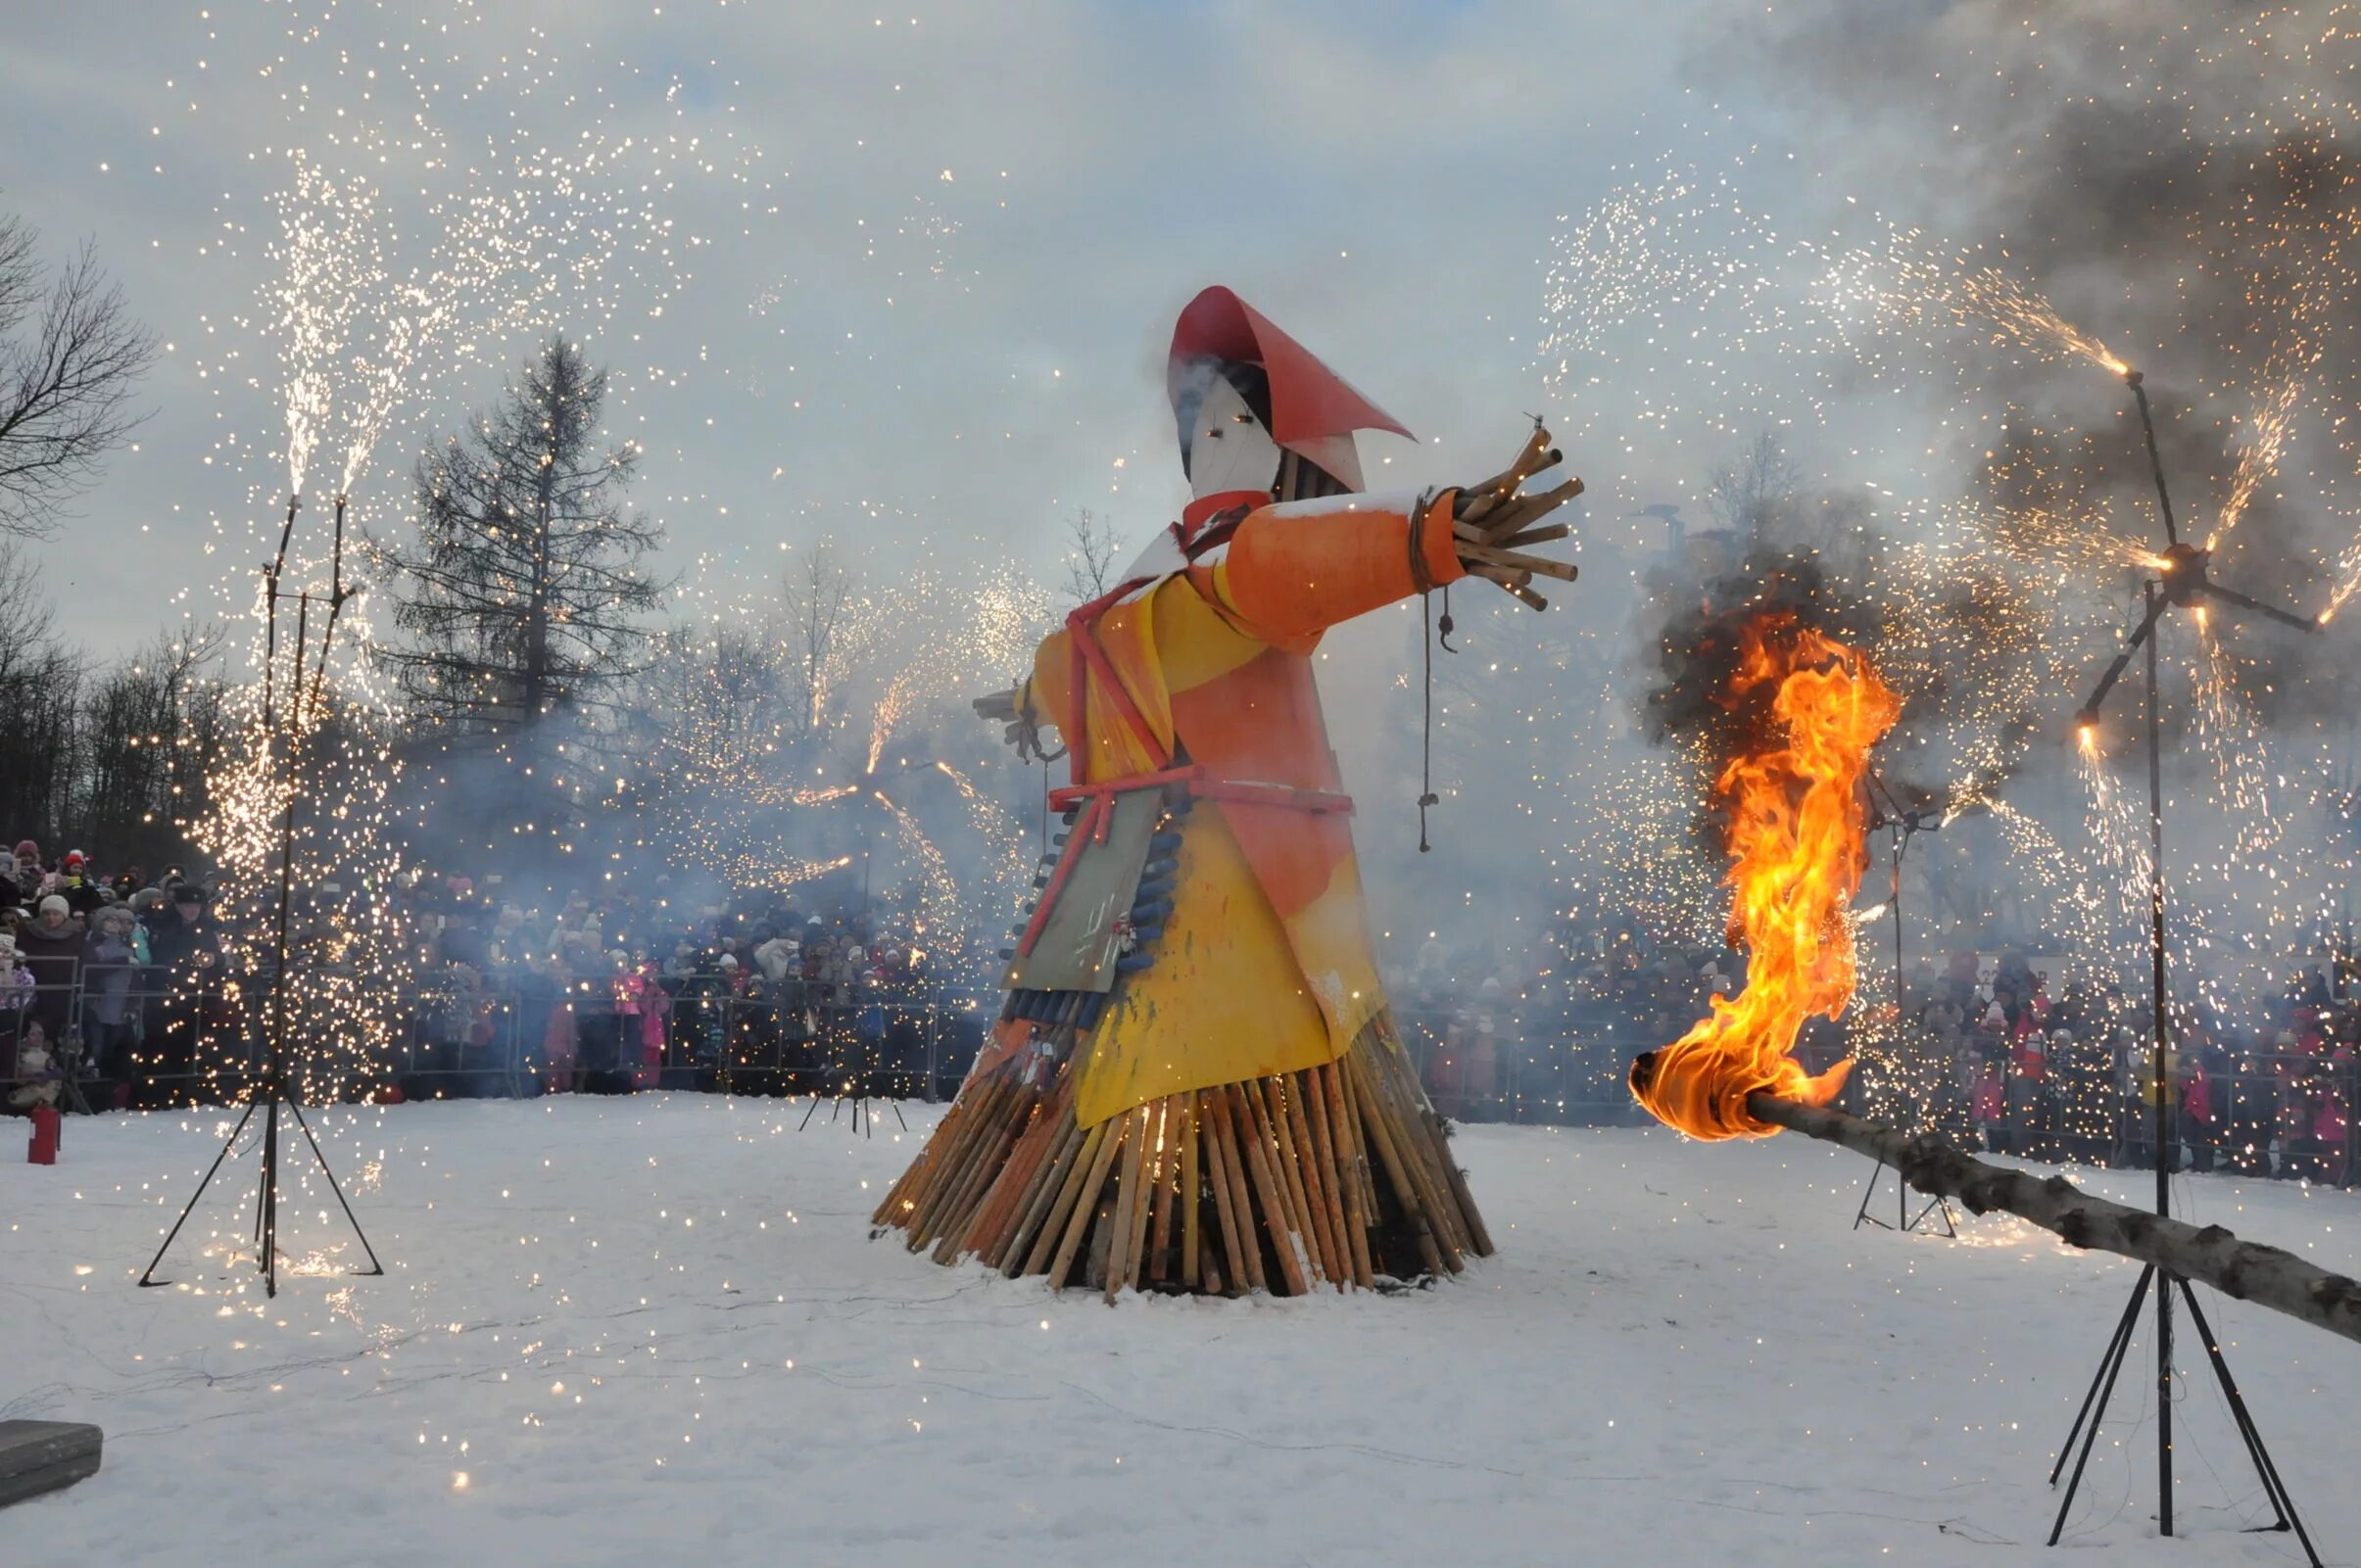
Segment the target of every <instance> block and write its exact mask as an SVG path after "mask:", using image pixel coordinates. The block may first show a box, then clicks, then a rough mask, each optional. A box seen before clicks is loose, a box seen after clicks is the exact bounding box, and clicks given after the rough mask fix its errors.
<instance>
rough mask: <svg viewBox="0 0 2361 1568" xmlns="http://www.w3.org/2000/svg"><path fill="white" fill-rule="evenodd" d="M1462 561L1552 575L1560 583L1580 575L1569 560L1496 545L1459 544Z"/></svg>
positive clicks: (1515, 570)
mask: <svg viewBox="0 0 2361 1568" xmlns="http://www.w3.org/2000/svg"><path fill="white" fill-rule="evenodd" d="M1459 552H1460V559H1461V560H1463V561H1482V562H1483V563H1484V564H1486V565H1488V566H1505V567H1507V568H1508V569H1509V570H1511V571H1514V572H1531V573H1533V574H1534V575H1536V576H1539V577H1554V578H1556V579H1557V580H1558V581H1559V582H1561V583H1570V582H1572V581H1573V580H1574V579H1575V578H1577V577H1579V576H1580V575H1581V572H1580V571H1579V569H1577V568H1576V567H1575V566H1574V564H1573V563H1572V562H1570V561H1554V560H1551V559H1550V558H1549V557H1548V556H1546V555H1527V554H1525V553H1524V552H1523V551H1522V550H1514V549H1507V548H1504V547H1502V546H1498V545H1470V544H1468V543H1466V542H1464V541H1463V542H1462V543H1461V544H1460V546H1459Z"/></svg>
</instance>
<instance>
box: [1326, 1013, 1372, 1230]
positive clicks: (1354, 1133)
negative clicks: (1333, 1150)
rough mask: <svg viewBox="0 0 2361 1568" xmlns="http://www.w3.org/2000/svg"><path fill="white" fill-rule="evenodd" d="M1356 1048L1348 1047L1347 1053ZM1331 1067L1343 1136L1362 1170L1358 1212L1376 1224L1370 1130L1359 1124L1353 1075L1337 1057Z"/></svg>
mask: <svg viewBox="0 0 2361 1568" xmlns="http://www.w3.org/2000/svg"><path fill="white" fill-rule="evenodd" d="M1354 1049H1357V1047H1347V1048H1346V1054H1347V1055H1350V1054H1351V1052H1352V1051H1353V1050H1354ZM1330 1066H1331V1067H1332V1068H1333V1069H1334V1070H1335V1076H1336V1092H1337V1094H1338V1095H1339V1097H1341V1098H1342V1099H1343V1101H1344V1128H1345V1135H1346V1136H1347V1137H1348V1138H1349V1139H1351V1141H1352V1145H1353V1161H1354V1164H1357V1165H1358V1166H1359V1167H1360V1171H1361V1212H1362V1213H1363V1214H1364V1215H1365V1216H1366V1217H1367V1219H1368V1220H1369V1223H1371V1224H1372V1225H1374V1224H1376V1222H1377V1214H1378V1209H1377V1180H1376V1177H1375V1175H1374V1174H1373V1172H1372V1171H1371V1169H1370V1154H1369V1130H1368V1129H1367V1128H1366V1127H1364V1126H1362V1124H1361V1107H1360V1103H1359V1102H1358V1101H1357V1100H1356V1099H1355V1097H1354V1095H1353V1074H1352V1072H1351V1070H1350V1069H1347V1068H1346V1066H1345V1064H1344V1058H1343V1057H1339V1058H1337V1059H1336V1061H1335V1062H1333V1063H1331V1064H1330Z"/></svg>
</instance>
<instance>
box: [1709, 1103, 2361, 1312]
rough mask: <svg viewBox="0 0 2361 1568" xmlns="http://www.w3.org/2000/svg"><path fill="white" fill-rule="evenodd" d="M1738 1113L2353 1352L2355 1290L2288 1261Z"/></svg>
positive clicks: (1932, 1151)
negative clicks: (2150, 1267) (2306, 1326)
mask: <svg viewBox="0 0 2361 1568" xmlns="http://www.w3.org/2000/svg"><path fill="white" fill-rule="evenodd" d="M1746 1108H1747V1110H1748V1111H1749V1112H1751V1113H1752V1114H1753V1115H1754V1116H1755V1117H1756V1118H1757V1119H1758V1120H1761V1121H1767V1122H1771V1123H1772V1124H1774V1125H1777V1126H1781V1127H1786V1128H1789V1129H1791V1130H1793V1131H1796V1132H1800V1133H1803V1134H1804V1135H1805V1136H1806V1137H1808V1138H1817V1139H1819V1140H1821V1141H1822V1142H1824V1143H1833V1144H1840V1145H1842V1146H1843V1147H1845V1148H1847V1149H1850V1150H1852V1151H1853V1152H1854V1153H1855V1154H1858V1155H1865V1156H1867V1157H1868V1158H1869V1159H1871V1160H1882V1161H1884V1162H1885V1163H1886V1164H1889V1165H1892V1166H1893V1167H1894V1168H1895V1169H1896V1170H1898V1171H1900V1172H1901V1173H1902V1178H1903V1180H1904V1181H1906V1182H1908V1183H1909V1184H1910V1185H1911V1186H1912V1187H1915V1188H1917V1189H1918V1190H1919V1191H1920V1192H1923V1193H1925V1194H1927V1195H1928V1196H1929V1197H1942V1198H1949V1199H1951V1200H1952V1201H1954V1202H1956V1203H1958V1204H1959V1205H1960V1206H1961V1207H1962V1208H1964V1209H1966V1210H1967V1211H1968V1212H1970V1213H1977V1214H1985V1213H1990V1212H1993V1211H1994V1210H1996V1209H1997V1210H2000V1211H2001V1212H2005V1213H2011V1214H2015V1215H2016V1216H2017V1217H2018V1218H2020V1219H2025V1220H2030V1221H2031V1222H2032V1223H2034V1224H2036V1225H2039V1226H2041V1227H2042V1228H2043V1229H2044V1230H2047V1231H2050V1232H2052V1233H2054V1234H2055V1235H2057V1236H2058V1237H2060V1238H2061V1239H2063V1240H2064V1241H2065V1242H2066V1243H2067V1244H2068V1245H2069V1246H2074V1247H2087V1248H2090V1249H2092V1250H2094V1251H2096V1252H2107V1253H2115V1254H2117V1255H2119V1256H2121V1257H2124V1258H2131V1259H2138V1260H2139V1261H2141V1262H2144V1263H2153V1264H2155V1265H2156V1266H2157V1267H2158V1268H2161V1269H2163V1270H2164V1271H2165V1272H2166V1273H2168V1274H2176V1275H2178V1276H2180V1277H2181V1278H2183V1279H2191V1280H2195V1281H2197V1282H2199V1283H2201V1284H2206V1285H2211V1286H2212V1287H2213V1288H2214V1289H2215V1290H2218V1291H2220V1292H2221V1293H2222V1294H2223V1295H2225V1296H2227V1297H2230V1298H2231V1299H2232V1300H2234V1301H2241V1302H2252V1303H2254V1305H2255V1306H2257V1307H2269V1308H2271V1310H2273V1311H2275V1312H2284V1313H2286V1314H2287V1315H2288V1316H2289V1317H2292V1318H2294V1319H2296V1320H2297V1321H2299V1322H2304V1323H2310V1324H2311V1325H2313V1326H2314V1327H2315V1328H2325V1329H2327V1330H2328V1331H2329V1332H2330V1333H2332V1334H2337V1335H2341V1336H2343V1337H2344V1338H2345V1339H2348V1340H2353V1341H2356V1342H2361V1283H2356V1282H2355V1281H2354V1280H2352V1279H2351V1278H2350V1277H2348V1276H2346V1275H2343V1274H2332V1273H2330V1272H2329V1271H2328V1270H2327V1269H2325V1268H2322V1267H2320V1266H2319V1265H2318V1264H2315V1263H2308V1262H2306V1261H2304V1260H2303V1259H2300V1258H2298V1257H2296V1256H2295V1255H2294V1254H2293V1253H2289V1252H2283V1251H2282V1250H2280V1249H2279V1248H2277V1247H2267V1246H2264V1245H2263V1244H2262V1243H2260V1242H2250V1241H2241V1240H2240V1239H2239V1238H2238V1237H2237V1236H2235V1235H2233V1234H2232V1233H2231V1232H2229V1231H2227V1230H2225V1229H2223V1228H2222V1227H2221V1226H2219V1225H2206V1226H2204V1227H2202V1228H2200V1227H2198V1226H2195V1225H2192V1224H2190V1223H2188V1222H2187V1221H2185V1220H2179V1219H2169V1218H2166V1217H2164V1216H2162V1215H2159V1214H2155V1213H2151V1212H2148V1211H2147V1210H2144V1209H2133V1208H2129V1207H2127V1206H2125V1205H2123V1204H2118V1203H2110V1202H2109V1201H2108V1200H2106V1199H2104V1198H2099V1197H2095V1196H2093V1195H2092V1194H2090V1193H2087V1192H2084V1191H2083V1190H2082V1189H2081V1188H2079V1187H2077V1186H2075V1185H2074V1183H2072V1182H2070V1181H2068V1180H2067V1179H2066V1178H2065V1177H2064V1176H2058V1175H2053V1176H2046V1177H2045V1176H2036V1175H2033V1174H2031V1173H2029V1172H2027V1171H2022V1170H2010V1169H2006V1168H2004V1167H2002V1166H2000V1165H1994V1164H1986V1163H1985V1162H1983V1161H1981V1160H1978V1159H1976V1158H1975V1157H1974V1156H1972V1155H1969V1154H1967V1153H1965V1152H1964V1151H1962V1150H1960V1149H1959V1148H1958V1147H1956V1146H1955V1145H1953V1144H1951V1143H1949V1142H1947V1141H1946V1140H1944V1139H1942V1138H1939V1137H1936V1136H1935V1135H1934V1134H1933V1133H1927V1132H1921V1133H1916V1134H1904V1133H1901V1132H1897V1131H1895V1130H1894V1129H1893V1128H1892V1127H1884V1126H1880V1125H1878V1124H1877V1123H1876V1122H1873V1121H1865V1120H1863V1119H1862V1118H1861V1117H1856V1116H1854V1115H1852V1114H1850V1113H1848V1112H1844V1111H1838V1110H1836V1109H1834V1108H1832V1107H1824V1106H1810V1105H1806V1104H1804V1103H1803V1102H1801V1101H1797V1100H1782V1099H1779V1098H1778V1097H1776V1096H1774V1095H1769V1094H1762V1093H1756V1094H1750V1095H1748V1096H1747V1097H1746Z"/></svg>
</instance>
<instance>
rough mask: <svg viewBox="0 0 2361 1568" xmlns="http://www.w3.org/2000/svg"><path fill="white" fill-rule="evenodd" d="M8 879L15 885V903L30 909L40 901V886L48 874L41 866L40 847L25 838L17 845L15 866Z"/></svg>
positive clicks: (47, 877)
mask: <svg viewBox="0 0 2361 1568" xmlns="http://www.w3.org/2000/svg"><path fill="white" fill-rule="evenodd" d="M10 879H11V880H13V881H14V882H15V883H16V891H17V898H16V901H17V902H18V903H20V904H22V905H24V907H25V908H26V909H30V908H32V907H33V905H35V904H37V903H39V902H40V900H41V884H42V883H43V882H45V881H47V880H48V879H49V873H48V872H47V871H45V870H43V869H42V866H41V846H40V845H39V844H36V843H34V842H33V841H32V840H31V839H29V838H27V839H25V840H24V841H23V842H22V843H20V844H18V845H17V853H16V864H15V866H14V868H13V869H12V871H11V874H10Z"/></svg>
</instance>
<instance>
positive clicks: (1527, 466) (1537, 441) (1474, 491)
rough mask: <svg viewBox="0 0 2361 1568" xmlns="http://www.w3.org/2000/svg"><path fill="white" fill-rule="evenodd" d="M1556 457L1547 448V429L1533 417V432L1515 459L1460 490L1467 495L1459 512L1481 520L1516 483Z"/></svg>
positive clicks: (1469, 517)
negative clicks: (1487, 476)
mask: <svg viewBox="0 0 2361 1568" xmlns="http://www.w3.org/2000/svg"><path fill="white" fill-rule="evenodd" d="M1554 461H1556V453H1554V452H1553V451H1551V450H1550V433H1549V431H1548V430H1547V429H1545V428H1543V426H1542V423H1541V421H1540V420H1538V419H1536V420H1534V421H1533V433H1532V434H1531V435H1529V436H1527V437H1526V438H1525V443H1524V446H1523V447H1521V448H1520V449H1518V453H1517V456H1516V458H1515V460H1513V461H1512V462H1511V463H1510V464H1509V466H1508V467H1506V468H1504V469H1502V470H1501V471H1500V472H1499V473H1497V474H1494V475H1493V476H1492V477H1491V478H1489V479H1486V480H1483V481H1481V482H1479V483H1477V484H1473V485H1470V486H1469V487H1468V488H1467V489H1466V490H1465V491H1463V492H1461V494H1462V495H1463V496H1464V497H1466V498H1467V499H1466V500H1465V502H1464V503H1463V504H1462V505H1461V506H1460V507H1459V508H1458V511H1459V514H1460V515H1461V516H1462V517H1464V518H1467V519H1468V520H1469V521H1470V522H1481V521H1483V519H1484V517H1485V516H1486V515H1487V514H1489V513H1490V512H1491V511H1492V510H1493V509H1494V508H1495V507H1497V506H1499V505H1500V503H1501V502H1502V501H1504V500H1506V499H1508V498H1509V497H1511V496H1513V495H1515V494H1516V492H1517V487H1518V486H1519V485H1521V484H1523V483H1524V482H1525V481H1526V480H1527V479H1530V478H1531V477H1532V476H1533V475H1535V474H1537V473H1539V472H1541V470H1542V469H1544V468H1547V467H1548V466H1549V465H1550V463H1552V462H1554Z"/></svg>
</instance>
